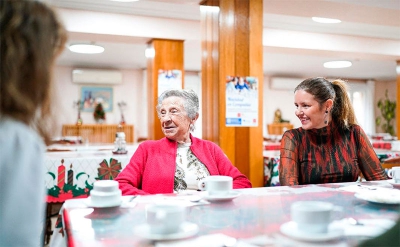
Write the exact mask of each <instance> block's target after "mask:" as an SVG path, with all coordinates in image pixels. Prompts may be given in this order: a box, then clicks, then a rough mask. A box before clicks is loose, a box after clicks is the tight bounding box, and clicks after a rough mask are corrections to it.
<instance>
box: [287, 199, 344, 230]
mask: <svg viewBox="0 0 400 247" xmlns="http://www.w3.org/2000/svg"><path fill="white" fill-rule="evenodd" d="M335 211H340V207H336V206H334V205H333V204H332V203H329V202H321V201H299V202H295V203H293V204H292V205H291V218H292V221H294V222H295V223H296V224H297V227H298V230H299V231H301V232H305V233H326V232H328V226H329V224H330V223H331V222H332V220H333V215H334V214H333V213H334V212H335Z"/></svg>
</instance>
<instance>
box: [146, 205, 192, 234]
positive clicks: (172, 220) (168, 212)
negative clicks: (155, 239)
mask: <svg viewBox="0 0 400 247" xmlns="http://www.w3.org/2000/svg"><path fill="white" fill-rule="evenodd" d="M186 213H187V211H186V207H184V206H181V205H176V204H153V205H149V206H148V207H147V208H146V217H147V224H148V225H149V227H150V232H151V233H153V234H162V235H165V234H171V233H176V232H178V231H179V227H180V225H181V224H182V223H183V222H185V220H186Z"/></svg>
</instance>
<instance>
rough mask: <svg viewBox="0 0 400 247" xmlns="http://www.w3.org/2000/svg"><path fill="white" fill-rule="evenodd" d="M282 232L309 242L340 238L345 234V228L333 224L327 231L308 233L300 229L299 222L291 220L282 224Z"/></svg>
mask: <svg viewBox="0 0 400 247" xmlns="http://www.w3.org/2000/svg"><path fill="white" fill-rule="evenodd" d="M281 232H282V233H283V234H285V235H287V236H289V237H291V238H294V239H297V240H302V241H308V242H324V241H330V240H334V239H337V238H340V237H342V236H343V234H344V230H343V229H342V228H340V227H337V226H335V225H333V224H330V225H329V227H328V232H327V233H308V232H303V231H299V229H298V227H297V223H296V222H294V221H289V222H286V223H284V224H282V225H281Z"/></svg>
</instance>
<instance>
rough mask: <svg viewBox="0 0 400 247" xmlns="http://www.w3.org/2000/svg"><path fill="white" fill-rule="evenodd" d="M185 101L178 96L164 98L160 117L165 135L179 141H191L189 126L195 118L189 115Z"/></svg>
mask: <svg viewBox="0 0 400 247" xmlns="http://www.w3.org/2000/svg"><path fill="white" fill-rule="evenodd" d="M183 103H184V99H182V98H180V97H176V96H172V97H169V98H166V99H164V100H163V102H162V103H161V108H160V112H159V113H158V114H159V115H158V117H159V118H160V121H161V129H162V131H163V133H164V135H165V137H167V138H168V139H171V140H174V141H177V142H190V129H189V127H190V124H191V123H193V124H194V120H191V119H190V118H189V117H188V115H187V113H186V111H185V109H184V107H183Z"/></svg>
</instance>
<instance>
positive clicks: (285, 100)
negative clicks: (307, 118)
mask: <svg viewBox="0 0 400 247" xmlns="http://www.w3.org/2000/svg"><path fill="white" fill-rule="evenodd" d="M270 79H271V78H270V77H269V76H265V77H264V102H263V105H264V118H263V120H264V123H263V125H264V126H263V130H264V131H263V133H264V136H267V135H268V131H267V124H268V123H272V122H273V120H274V112H275V111H276V110H277V109H280V110H281V113H282V118H283V119H285V120H289V121H290V123H292V124H293V125H294V127H295V128H298V127H300V126H301V123H300V121H299V120H298V118H297V117H296V116H295V114H294V111H295V106H294V103H293V97H294V92H293V90H292V89H291V90H272V89H271V87H270ZM300 82H301V79H299V82H298V83H300ZM295 87H296V85H293V89H294V88H295ZM386 89H388V90H389V98H390V99H392V100H393V99H396V97H397V95H396V92H397V91H396V81H376V82H375V91H374V95H375V97H374V106H375V109H365V110H366V111H371V110H373V111H374V112H375V116H374V117H373V119H375V118H376V114H379V113H380V111H379V110H378V108H377V107H376V102H377V101H378V100H379V99H380V98H383V97H384V96H385V90H386ZM393 122H394V123H395V121H393ZM376 132H377V133H379V132H382V131H381V130H380V129H379V128H376Z"/></svg>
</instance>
